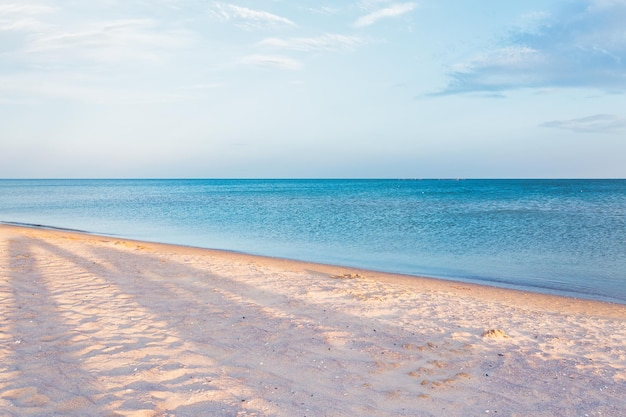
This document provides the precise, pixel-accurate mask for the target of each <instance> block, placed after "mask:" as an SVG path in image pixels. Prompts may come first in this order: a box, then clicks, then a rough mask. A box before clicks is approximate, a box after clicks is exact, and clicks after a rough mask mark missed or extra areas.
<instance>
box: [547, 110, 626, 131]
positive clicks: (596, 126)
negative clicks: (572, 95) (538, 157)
mask: <svg viewBox="0 0 626 417" xmlns="http://www.w3.org/2000/svg"><path fill="white" fill-rule="evenodd" d="M541 126H542V127H552V128H557V129H565V130H570V131H573V132H578V133H618V132H626V117H624V116H619V115H615V114H596V115H593V116H587V117H581V118H578V119H570V120H552V121H549V122H545V123H542V124H541Z"/></svg>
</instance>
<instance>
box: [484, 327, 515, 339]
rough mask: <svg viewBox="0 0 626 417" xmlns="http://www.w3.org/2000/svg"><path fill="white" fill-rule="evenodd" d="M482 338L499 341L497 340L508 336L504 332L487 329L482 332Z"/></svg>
mask: <svg viewBox="0 0 626 417" xmlns="http://www.w3.org/2000/svg"><path fill="white" fill-rule="evenodd" d="M482 336H483V337H488V338H490V339H499V338H508V337H509V336H508V335H507V334H506V333H504V330H500V329H489V330H485V331H484V332H483V335H482Z"/></svg>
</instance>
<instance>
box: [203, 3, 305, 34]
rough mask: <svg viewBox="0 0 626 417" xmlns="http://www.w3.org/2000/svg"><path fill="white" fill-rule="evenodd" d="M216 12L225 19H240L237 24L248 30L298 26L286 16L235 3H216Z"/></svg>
mask: <svg viewBox="0 0 626 417" xmlns="http://www.w3.org/2000/svg"><path fill="white" fill-rule="evenodd" d="M215 12H216V14H217V15H218V16H220V17H221V18H223V19H226V20H235V21H238V23H236V25H237V26H238V27H240V28H242V29H246V30H251V29H261V28H266V27H274V26H296V24H295V23H294V22H292V21H291V20H289V19H287V18H285V17H282V16H278V15H275V14H273V13H269V12H266V11H260V10H253V9H249V8H247V7H241V6H236V5H234V4H226V3H215Z"/></svg>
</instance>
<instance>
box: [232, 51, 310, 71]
mask: <svg viewBox="0 0 626 417" xmlns="http://www.w3.org/2000/svg"><path fill="white" fill-rule="evenodd" d="M240 62H241V63H242V64H245V65H253V66H257V67H262V68H278V69H284V70H297V69H300V68H302V64H301V63H300V61H297V60H295V59H293V58H289V57H286V56H282V55H256V54H255V55H248V56H245V57H243V58H241V60H240Z"/></svg>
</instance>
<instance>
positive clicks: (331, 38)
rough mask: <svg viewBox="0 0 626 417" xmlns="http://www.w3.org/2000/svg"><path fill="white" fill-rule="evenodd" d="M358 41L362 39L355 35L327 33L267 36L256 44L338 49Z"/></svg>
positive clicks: (289, 47) (351, 45)
mask: <svg viewBox="0 0 626 417" xmlns="http://www.w3.org/2000/svg"><path fill="white" fill-rule="evenodd" d="M360 43H362V40H361V39H360V38H358V37H355V36H345V35H336V34H329V33H327V34H324V35H322V36H317V37H311V38H287V39H285V38H267V39H264V40H262V41H261V42H259V43H258V44H259V45H260V46H266V47H271V48H277V49H289V50H293V51H316V50H325V51H338V50H343V49H349V48H352V47H354V46H356V45H358V44H360Z"/></svg>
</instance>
